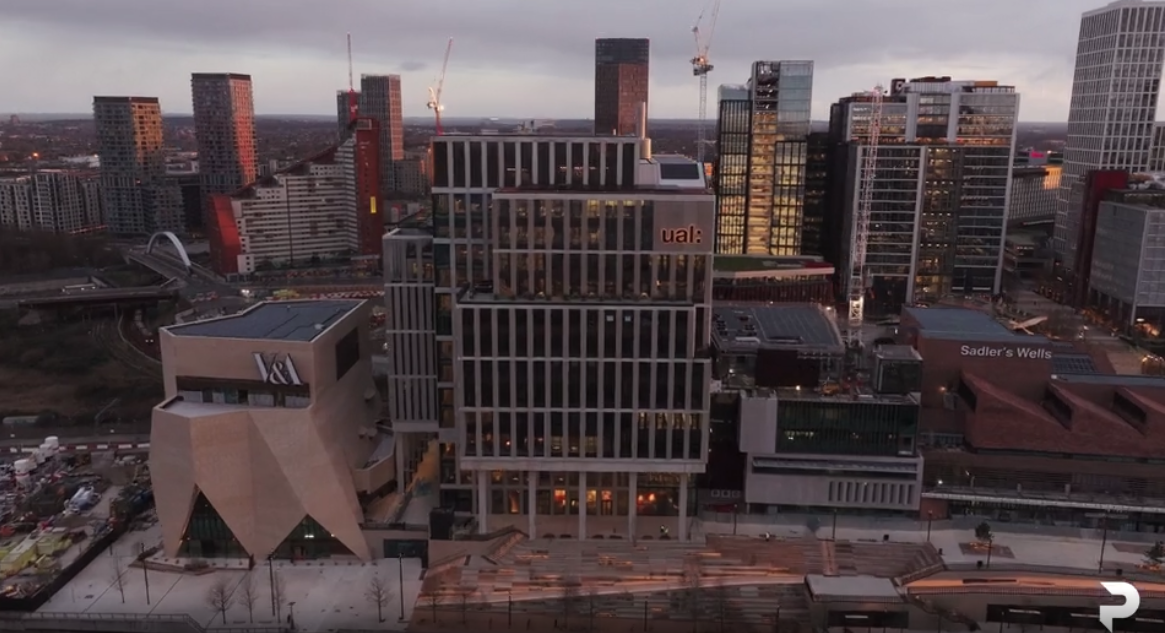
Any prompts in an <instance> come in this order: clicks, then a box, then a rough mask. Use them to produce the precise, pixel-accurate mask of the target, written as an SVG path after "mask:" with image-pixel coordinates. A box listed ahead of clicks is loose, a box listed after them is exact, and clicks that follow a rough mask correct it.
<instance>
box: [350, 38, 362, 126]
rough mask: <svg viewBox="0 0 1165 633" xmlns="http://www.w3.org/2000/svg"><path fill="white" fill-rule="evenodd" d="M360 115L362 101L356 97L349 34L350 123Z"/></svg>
mask: <svg viewBox="0 0 1165 633" xmlns="http://www.w3.org/2000/svg"><path fill="white" fill-rule="evenodd" d="M359 115H360V101H359V99H358V98H357V97H356V80H355V79H354V78H353V76H352V34H351V33H349V34H348V122H349V123H353V122H355V121H356V117H357V116H359Z"/></svg>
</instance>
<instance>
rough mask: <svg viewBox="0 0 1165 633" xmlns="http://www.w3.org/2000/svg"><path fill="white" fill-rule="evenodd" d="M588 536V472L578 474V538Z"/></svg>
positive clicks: (581, 538)
mask: <svg viewBox="0 0 1165 633" xmlns="http://www.w3.org/2000/svg"><path fill="white" fill-rule="evenodd" d="M586 537H587V474H586V473H585V472H581V473H579V474H578V538H579V540H580V541H581V540H583V539H585V538H586Z"/></svg>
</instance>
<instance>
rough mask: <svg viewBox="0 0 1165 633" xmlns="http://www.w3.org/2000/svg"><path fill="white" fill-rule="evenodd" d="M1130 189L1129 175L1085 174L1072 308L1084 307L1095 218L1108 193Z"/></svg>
mask: <svg viewBox="0 0 1165 633" xmlns="http://www.w3.org/2000/svg"><path fill="white" fill-rule="evenodd" d="M1128 186H1129V172H1127V171H1115V170H1092V171H1089V172H1088V173H1087V174H1085V175H1084V202H1083V205H1084V208H1083V209H1081V210H1080V230H1079V231H1078V233H1077V238H1076V266H1075V268H1074V270H1073V271H1072V297H1071V300H1072V305H1073V306H1074V307H1077V308H1081V307H1084V304H1085V303H1086V302H1087V301H1088V287H1089V284H1090V282H1091V280H1092V251H1093V247H1094V246H1095V242H1096V217H1097V214H1099V213H1100V203H1101V202H1103V201H1104V200H1105V197H1106V196H1107V194H1108V192H1110V191H1115V190H1119V189H1125V188H1127V187H1128Z"/></svg>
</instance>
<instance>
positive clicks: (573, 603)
mask: <svg viewBox="0 0 1165 633" xmlns="http://www.w3.org/2000/svg"><path fill="white" fill-rule="evenodd" d="M559 591H561V592H562V593H561V599H562V605H561V606H562V628H564V629H567V630H569V629H570V616H572V615H575V614H577V613H578V611H579V602H580V600H579V599H580V598H581V597H582V583H581V582H579V579H578V578H564V579H563V580H562V583H561V584H560V585H559Z"/></svg>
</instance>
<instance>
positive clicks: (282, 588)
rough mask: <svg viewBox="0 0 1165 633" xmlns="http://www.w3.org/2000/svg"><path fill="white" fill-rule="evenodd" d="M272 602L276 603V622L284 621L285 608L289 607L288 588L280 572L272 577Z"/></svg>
mask: <svg viewBox="0 0 1165 633" xmlns="http://www.w3.org/2000/svg"><path fill="white" fill-rule="evenodd" d="M271 600H272V601H273V602H275V620H276V621H277V622H278V621H279V620H281V619H283V607H285V606H287V586H286V585H284V584H283V576H281V575H280V574H279V572H275V574H274V575H273V576H271Z"/></svg>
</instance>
